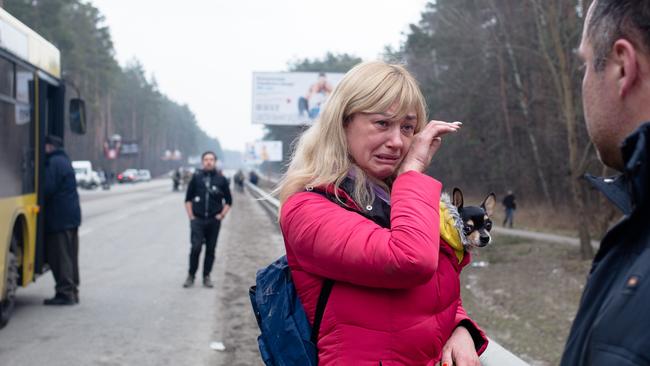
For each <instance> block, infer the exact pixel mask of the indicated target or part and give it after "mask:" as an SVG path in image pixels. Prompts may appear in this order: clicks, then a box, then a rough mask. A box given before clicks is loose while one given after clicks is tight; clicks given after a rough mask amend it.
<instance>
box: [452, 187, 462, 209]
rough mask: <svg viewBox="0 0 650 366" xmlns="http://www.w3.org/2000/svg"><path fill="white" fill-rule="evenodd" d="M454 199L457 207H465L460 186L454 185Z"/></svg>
mask: <svg viewBox="0 0 650 366" xmlns="http://www.w3.org/2000/svg"><path fill="white" fill-rule="evenodd" d="M452 199H453V201H452V203H453V204H454V206H456V207H457V208H463V191H461V190H460V188H458V187H454V190H453V198H452Z"/></svg>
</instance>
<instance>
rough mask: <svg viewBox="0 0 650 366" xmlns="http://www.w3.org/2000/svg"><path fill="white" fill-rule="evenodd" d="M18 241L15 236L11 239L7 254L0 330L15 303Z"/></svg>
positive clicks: (0, 309) (0, 304)
mask: <svg viewBox="0 0 650 366" xmlns="http://www.w3.org/2000/svg"><path fill="white" fill-rule="evenodd" d="M17 252H18V239H17V238H16V234H14V235H12V237H11V246H10V248H9V253H7V267H5V268H7V279H6V282H5V292H4V294H3V296H2V301H1V302H0V328H2V327H4V326H5V325H7V323H8V322H9V318H10V317H11V313H12V312H13V310H14V304H15V301H16V289H17V288H18V257H17V256H16V253H17Z"/></svg>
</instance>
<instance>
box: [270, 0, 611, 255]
mask: <svg viewBox="0 0 650 366" xmlns="http://www.w3.org/2000/svg"><path fill="white" fill-rule="evenodd" d="M588 5H589V4H588V1H580V0H436V1H430V2H429V3H428V4H427V5H426V8H425V9H423V11H422V13H421V19H420V21H419V22H418V23H417V24H412V25H410V30H409V31H408V32H407V34H406V35H405V39H404V42H403V44H402V45H401V47H400V48H399V49H391V48H387V49H386V50H385V53H384V59H385V60H386V61H389V62H396V63H402V64H404V65H405V66H406V67H407V68H408V69H409V70H410V71H411V72H412V73H413V74H414V75H415V76H416V78H417V79H418V81H419V83H420V85H421V88H422V91H423V93H424V95H425V98H426V100H427V104H428V110H429V118H431V119H440V120H447V121H462V122H463V123H464V125H463V129H462V131H461V133H459V134H458V135H457V136H453V137H450V138H445V142H444V146H443V148H442V149H441V150H440V151H439V153H438V155H437V156H436V158H435V159H434V162H433V164H432V166H431V168H430V173H431V174H432V175H434V176H436V177H437V178H439V179H440V180H441V181H443V182H444V184H445V186H446V187H447V188H448V189H449V188H450V187H453V186H460V187H463V188H464V189H466V190H468V191H470V192H474V193H475V194H476V195H477V196H478V195H484V194H485V193H486V192H489V191H494V192H496V193H497V194H500V195H502V194H504V193H505V192H506V190H509V189H511V190H513V191H514V192H515V193H516V194H517V195H518V197H520V198H523V199H524V200H525V202H526V203H527V204H529V205H543V206H545V207H547V208H549V209H550V211H551V212H552V211H553V210H563V211H564V212H570V213H571V217H574V218H575V221H576V224H575V225H574V227H576V228H577V229H578V231H579V236H580V238H581V242H582V245H581V251H582V255H583V256H584V257H585V258H588V257H591V256H592V251H591V247H590V246H589V244H588V243H589V239H590V231H589V230H590V229H591V234H592V235H596V236H598V235H600V234H601V233H602V231H603V228H605V227H606V226H607V225H608V223H609V221H610V220H611V219H612V217H613V215H614V214H613V213H612V211H611V207H610V206H609V205H607V204H606V203H605V202H604V201H603V200H602V199H600V198H599V196H598V195H597V194H596V193H595V192H594V191H593V190H592V189H590V188H589V187H588V186H587V184H586V182H585V180H584V179H583V178H582V177H583V175H584V174H585V173H588V172H589V173H593V174H599V175H600V174H608V173H610V172H607V171H606V170H604V169H603V168H602V164H600V162H599V161H598V158H597V156H596V153H595V151H594V149H593V147H592V145H591V144H590V142H589V138H588V136H587V132H586V129H585V124H584V116H583V111H582V104H581V94H580V83H581V78H582V72H581V71H580V66H581V65H580V62H579V61H578V59H577V58H576V55H575V53H576V50H577V47H578V45H579V43H580V37H581V33H582V23H583V21H584V15H585V13H586V9H587V7H588ZM349 60H355V57H354V56H350V55H347V54H344V55H331V54H328V55H326V56H325V57H324V58H323V59H321V60H308V59H306V60H299V61H297V62H293V63H290V65H289V69H290V70H295V71H330V72H332V71H346V67H348V68H349V67H350V66H351V64H354V62H353V63H350V62H348V61H349ZM267 130H268V132H267V138H268V139H275V138H278V137H279V136H281V135H285V136H296V135H297V134H298V133H299V131H300V129H299V128H293V130H292V129H291V128H289V127H269V128H268V129H267ZM279 131H281V132H282V133H278V132H279ZM290 131H294V133H293V134H292V133H290ZM285 139H286V137H285ZM285 143H290V141H286V142H285ZM286 153H287V154H289V151H287V152H286ZM589 212H601V213H602V215H600V216H601V217H600V218H599V219H598V220H594V219H593V217H592V215H591V214H589Z"/></svg>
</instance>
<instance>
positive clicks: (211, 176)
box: [183, 151, 232, 288]
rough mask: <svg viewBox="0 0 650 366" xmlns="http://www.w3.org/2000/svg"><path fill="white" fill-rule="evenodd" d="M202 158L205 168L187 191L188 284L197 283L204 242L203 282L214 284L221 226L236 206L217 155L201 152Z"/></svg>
mask: <svg viewBox="0 0 650 366" xmlns="http://www.w3.org/2000/svg"><path fill="white" fill-rule="evenodd" d="M201 162H202V165H203V169H202V170H199V171H197V172H196V173H195V174H194V175H193V176H192V179H191V180H190V182H189V184H188V187H187V194H186V195H185V209H186V211H187V215H188V217H189V218H190V228H191V236H190V242H191V249H190V268H189V273H188V275H187V279H186V280H185V283H184V284H183V287H186V288H187V287H190V286H192V285H193V284H194V276H195V275H196V271H197V270H198V267H199V257H200V256H201V248H202V247H203V243H205V256H204V260H203V286H205V287H213V284H212V281H211V280H210V272H211V271H212V265H213V264H214V254H215V251H216V249H217V238H218V237H219V229H220V228H221V221H222V220H223V219H224V218H225V217H226V214H227V213H228V211H229V210H230V207H231V206H232V196H231V195H230V188H229V187H228V181H227V180H226V178H225V177H224V176H223V175H222V174H220V173H219V172H218V171H217V170H216V162H217V155H216V154H215V153H213V152H212V151H206V152H204V153H203V155H202V156H201Z"/></svg>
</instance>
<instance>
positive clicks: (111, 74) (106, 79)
mask: <svg viewBox="0 0 650 366" xmlns="http://www.w3.org/2000/svg"><path fill="white" fill-rule="evenodd" d="M4 8H5V10H7V11H8V12H9V13H11V14H12V15H13V16H15V17H16V18H18V19H19V20H20V21H22V22H23V23H25V24H26V25H28V26H29V27H30V28H32V29H34V30H35V31H36V32H38V33H39V34H40V35H42V36H43V37H45V38H46V39H47V40H48V41H50V42H51V43H53V44H54V45H55V46H56V47H57V48H59V50H60V51H61V62H62V73H63V78H64V79H65V81H66V85H67V95H68V96H76V95H77V90H75V89H78V91H79V94H80V96H81V97H82V98H83V99H84V100H85V101H86V109H87V118H88V131H87V133H86V135H84V136H77V135H74V134H68V135H66V150H67V152H68V153H69V154H70V156H71V158H72V159H76V160H91V161H92V162H93V163H94V164H95V165H96V166H97V167H99V168H103V169H105V170H112V171H121V170H123V169H126V168H141V169H150V170H151V171H152V173H153V174H159V173H162V172H164V171H166V170H168V169H170V168H172V167H175V166H178V165H179V164H182V163H183V162H182V161H165V160H163V159H162V157H163V156H164V153H165V151H166V150H170V151H174V150H179V151H180V152H181V153H182V155H183V158H184V159H183V160H185V158H187V156H191V155H196V154H200V152H201V151H205V150H213V151H216V152H217V154H218V155H219V156H222V150H221V147H220V144H219V141H218V140H217V139H215V138H211V137H210V136H208V135H207V134H206V133H205V132H204V131H203V130H202V129H201V128H200V127H199V126H198V124H197V120H196V117H195V116H194V114H193V113H192V111H191V110H190V108H189V107H188V106H187V105H183V104H179V103H177V102H175V101H173V100H171V99H169V98H168V97H167V96H166V95H165V94H164V93H163V92H162V91H160V90H159V89H158V87H157V85H156V81H155V79H154V78H153V77H148V76H147V73H146V71H145V68H144V66H143V65H141V64H140V63H139V62H137V61H135V60H134V61H132V62H130V63H129V64H128V65H126V66H124V67H121V66H120V65H119V64H118V62H117V60H116V58H115V50H114V48H113V42H112V40H111V35H110V30H109V27H108V26H106V25H105V24H104V18H103V16H102V15H101V13H100V12H99V10H98V9H97V8H95V7H94V6H92V5H91V4H90V3H88V2H85V1H80V0H47V1H33V0H4ZM115 134H118V135H120V136H121V137H122V140H123V141H124V142H133V143H137V144H138V147H139V153H138V154H137V155H131V156H123V157H121V158H118V159H117V160H114V161H109V160H107V159H106V158H105V157H104V151H103V145H104V142H105V141H106V140H107V138H109V137H111V136H113V135H115Z"/></svg>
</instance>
